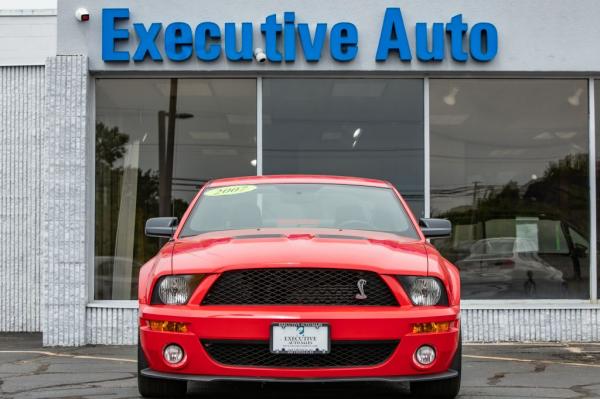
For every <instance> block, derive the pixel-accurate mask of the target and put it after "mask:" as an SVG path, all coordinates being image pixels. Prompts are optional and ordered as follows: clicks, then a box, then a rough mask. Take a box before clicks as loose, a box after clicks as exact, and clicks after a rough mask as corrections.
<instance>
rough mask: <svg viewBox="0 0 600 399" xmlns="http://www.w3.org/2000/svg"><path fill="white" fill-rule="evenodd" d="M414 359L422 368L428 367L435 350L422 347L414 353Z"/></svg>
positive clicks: (429, 347)
mask: <svg viewBox="0 0 600 399" xmlns="http://www.w3.org/2000/svg"><path fill="white" fill-rule="evenodd" d="M415 359H417V362H419V364H421V365H423V366H429V365H430V364H431V363H433V361H434V360H435V349H433V348H432V347H431V346H429V345H423V346H421V347H420V348H419V349H417V351H416V352H415Z"/></svg>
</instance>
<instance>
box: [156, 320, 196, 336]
mask: <svg viewBox="0 0 600 399" xmlns="http://www.w3.org/2000/svg"><path fill="white" fill-rule="evenodd" d="M148 326H149V327H150V329H151V330H152V331H168V332H178V333H186V332H188V327H187V324H185V323H179V322H176V321H163V320H148Z"/></svg>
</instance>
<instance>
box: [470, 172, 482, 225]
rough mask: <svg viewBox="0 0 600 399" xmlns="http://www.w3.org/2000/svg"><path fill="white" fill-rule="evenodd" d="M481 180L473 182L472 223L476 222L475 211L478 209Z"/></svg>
mask: <svg viewBox="0 0 600 399" xmlns="http://www.w3.org/2000/svg"><path fill="white" fill-rule="evenodd" d="M479 183H481V182H480V181H477V180H476V181H474V182H473V210H472V211H471V224H475V212H476V211H477V192H478V191H479Z"/></svg>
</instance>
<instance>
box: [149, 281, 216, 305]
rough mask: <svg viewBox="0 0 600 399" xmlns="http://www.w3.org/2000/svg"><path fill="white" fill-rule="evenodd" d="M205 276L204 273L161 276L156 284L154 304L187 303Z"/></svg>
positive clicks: (153, 297) (153, 294) (153, 295)
mask: <svg viewBox="0 0 600 399" xmlns="http://www.w3.org/2000/svg"><path fill="white" fill-rule="evenodd" d="M203 278H204V275H202V274H189V275H175V276H164V277H161V278H160V280H158V282H157V283H156V285H155V286H154V292H153V293H152V304H154V305H158V304H164V305H185V304H186V303H187V301H189V299H190V296H191V295H192V293H193V292H194V290H195V289H196V287H197V286H198V284H200V281H202V279H203Z"/></svg>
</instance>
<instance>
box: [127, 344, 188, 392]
mask: <svg viewBox="0 0 600 399" xmlns="http://www.w3.org/2000/svg"><path fill="white" fill-rule="evenodd" d="M145 368H148V361H147V360H146V356H145V355H144V351H143V350H142V345H141V344H140V340H139V339H138V391H139V392H140V395H142V396H143V397H144V398H177V397H182V396H185V394H186V392H187V382H186V381H177V380H165V379H162V378H150V377H146V376H143V375H142V373H141V371H142V370H143V369H145Z"/></svg>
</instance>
